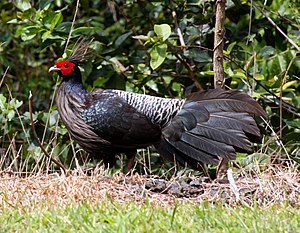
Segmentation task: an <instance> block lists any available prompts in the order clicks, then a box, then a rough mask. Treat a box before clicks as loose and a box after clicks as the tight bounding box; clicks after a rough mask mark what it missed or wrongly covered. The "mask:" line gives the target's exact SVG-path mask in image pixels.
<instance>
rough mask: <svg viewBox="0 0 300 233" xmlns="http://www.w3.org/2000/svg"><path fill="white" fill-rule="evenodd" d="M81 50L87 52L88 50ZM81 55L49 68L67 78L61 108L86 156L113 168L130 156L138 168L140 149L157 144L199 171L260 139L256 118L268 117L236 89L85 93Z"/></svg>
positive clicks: (168, 155) (60, 96) (59, 101)
mask: <svg viewBox="0 0 300 233" xmlns="http://www.w3.org/2000/svg"><path fill="white" fill-rule="evenodd" d="M79 51H84V50H83V49H81V50H79ZM82 56H84V53H81V54H80V56H79V58H77V57H76V54H75V55H74V54H72V55H71V59H70V60H65V61H60V62H57V63H56V64H55V66H53V67H51V68H50V69H49V72H51V71H56V72H58V74H59V75H60V76H61V77H62V79H63V80H62V83H61V86H60V88H59V90H58V93H57V97H56V103H57V106H58V110H59V114H60V116H61V118H62V120H63V122H64V124H65V125H66V127H67V128H68V130H69V132H70V134H71V136H72V138H73V139H74V140H75V141H76V142H77V143H78V144H79V145H80V146H81V147H82V148H83V149H84V150H86V151H87V152H89V153H91V154H93V155H94V156H96V157H98V158H100V159H102V160H103V161H104V163H106V164H108V163H109V164H110V165H114V163H115V155H116V154H117V153H126V154H127V155H128V157H129V159H130V162H129V164H130V165H129V167H128V168H131V167H132V165H133V159H134V154H135V151H136V149H138V148H143V147H146V146H150V145H154V147H155V148H156V149H157V151H158V152H159V153H160V154H161V155H162V156H163V157H165V158H167V159H169V160H172V161H174V158H175V159H176V160H177V161H178V162H180V163H181V164H187V165H189V166H191V167H192V168H195V169H198V168H199V164H200V165H201V164H202V163H205V164H207V163H209V164H217V163H218V161H219V158H221V157H224V158H228V159H235V157H236V151H240V150H242V151H247V150H249V149H250V148H251V145H252V143H251V142H253V141H255V139H256V138H258V137H259V136H260V132H259V129H258V127H257V125H256V122H255V120H254V119H253V115H258V116H265V112H264V110H263V109H262V108H261V107H260V106H259V104H258V103H257V102H256V101H255V100H253V99H252V98H251V97H249V96H248V95H246V94H245V93H242V92H239V91H236V90H221V89H214V90H206V91H202V92H197V93H193V94H191V95H190V96H188V97H187V99H185V100H178V99H165V98H160V97H153V96H147V95H141V94H135V93H129V92H124V91H118V90H101V91H95V92H88V91H86V90H85V89H84V88H83V85H82V81H81V73H80V70H79V68H78V63H77V62H76V61H77V60H78V61H80V60H84V59H81V57H82Z"/></svg>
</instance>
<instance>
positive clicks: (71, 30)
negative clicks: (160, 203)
mask: <svg viewBox="0 0 300 233" xmlns="http://www.w3.org/2000/svg"><path fill="white" fill-rule="evenodd" d="M78 8H79V0H77V2H76V8H75V13H74V17H73V21H72V24H71V28H70V32H69V35H68V39H67V43H66V47H65V50H64V53H65V52H66V51H67V48H68V44H69V41H70V38H71V35H72V32H73V28H74V23H75V20H76V16H77V12H78Z"/></svg>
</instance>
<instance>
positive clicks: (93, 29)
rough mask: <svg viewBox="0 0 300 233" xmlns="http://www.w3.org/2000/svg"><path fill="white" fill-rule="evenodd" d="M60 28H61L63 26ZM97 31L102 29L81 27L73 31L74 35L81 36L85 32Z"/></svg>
mask: <svg viewBox="0 0 300 233" xmlns="http://www.w3.org/2000/svg"><path fill="white" fill-rule="evenodd" d="M62 24H63V23H62ZM59 26H60V27H61V24H60V25H59ZM59 29H60V28H59ZM97 30H100V28H99V27H79V28H76V29H74V30H73V34H81V33H83V32H94V31H97Z"/></svg>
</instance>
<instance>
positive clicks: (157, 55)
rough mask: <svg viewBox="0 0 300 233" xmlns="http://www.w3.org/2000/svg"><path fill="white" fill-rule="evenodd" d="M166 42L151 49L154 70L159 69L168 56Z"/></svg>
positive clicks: (151, 64)
mask: <svg viewBox="0 0 300 233" xmlns="http://www.w3.org/2000/svg"><path fill="white" fill-rule="evenodd" d="M167 48H168V46H167V45H166V44H159V45H154V46H153V47H152V49H151V51H150V57H151V60H150V66H151V68H152V69H153V70H155V69H157V68H158V67H159V66H160V65H161V64H162V63H163V62H164V60H165V58H166V56H167Z"/></svg>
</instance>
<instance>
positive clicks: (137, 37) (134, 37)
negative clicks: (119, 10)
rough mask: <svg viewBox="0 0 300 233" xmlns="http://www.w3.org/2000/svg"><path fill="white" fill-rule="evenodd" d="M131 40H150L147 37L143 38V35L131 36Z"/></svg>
mask: <svg viewBox="0 0 300 233" xmlns="http://www.w3.org/2000/svg"><path fill="white" fill-rule="evenodd" d="M132 38H133V39H137V40H144V41H147V40H150V38H149V36H144V35H138V36H133V37H132Z"/></svg>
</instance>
